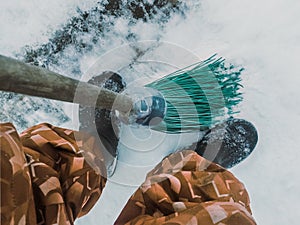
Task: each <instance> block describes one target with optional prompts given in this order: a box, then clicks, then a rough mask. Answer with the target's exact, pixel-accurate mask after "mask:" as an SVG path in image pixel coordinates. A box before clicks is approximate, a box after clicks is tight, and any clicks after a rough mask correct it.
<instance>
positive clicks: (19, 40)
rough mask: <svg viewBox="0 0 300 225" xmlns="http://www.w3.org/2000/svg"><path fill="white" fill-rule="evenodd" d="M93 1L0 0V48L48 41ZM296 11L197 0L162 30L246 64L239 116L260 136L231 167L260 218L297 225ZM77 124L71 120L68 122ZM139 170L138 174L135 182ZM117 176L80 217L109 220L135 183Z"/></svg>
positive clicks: (144, 34) (266, 3)
mask: <svg viewBox="0 0 300 225" xmlns="http://www.w3.org/2000/svg"><path fill="white" fill-rule="evenodd" d="M91 5H93V1H91V0H89V1H85V3H84V4H83V3H82V2H81V1H77V0H74V1H72V2H71V1H70V2H67V1H66V2H65V3H62V2H61V1H58V0H55V1H47V2H45V1H43V4H38V1H36V0H30V1H26V3H20V2H19V1H17V0H11V1H9V2H8V1H6V2H5V1H1V2H0V12H1V13H0V53H1V54H5V55H9V56H13V55H14V53H15V52H18V50H19V49H20V48H21V47H22V46H24V45H26V44H27V45H32V44H35V43H38V42H45V41H47V38H48V37H49V35H50V34H51V31H53V30H55V29H57V28H58V27H59V25H60V24H61V23H64V22H65V20H66V19H67V18H69V17H70V16H72V15H73V13H74V12H75V6H79V7H82V8H84V9H85V8H89V7H90V6H91ZM299 11H300V3H299V2H297V1H292V0H273V1H271V0H263V1H253V0H252V1H250V0H244V1H239V0H227V1H226V2H222V1H219V0H202V1H200V5H199V9H197V10H194V11H192V12H191V13H189V15H188V16H187V18H186V19H182V18H181V17H179V16H177V17H174V18H173V19H172V20H171V21H170V22H169V23H168V26H167V28H166V31H165V32H164V33H163V34H162V37H161V40H162V41H167V42H171V43H174V44H176V45H179V46H182V47H183V48H185V49H188V50H191V51H192V52H193V53H194V54H196V55H198V56H199V57H200V58H206V57H208V56H210V55H212V54H213V53H216V52H217V53H219V54H220V55H222V56H224V57H225V58H226V59H229V60H230V61H231V62H234V63H236V64H240V65H243V66H244V67H245V68H246V71H245V73H244V74H243V84H244V101H243V103H242V105H241V114H240V115H239V117H242V118H246V119H247V120H249V121H251V122H253V123H254V124H255V125H256V127H257V128H258V131H259V143H258V146H257V148H256V150H255V151H254V153H253V154H252V155H251V156H250V157H249V159H247V160H246V161H245V162H243V163H241V164H240V165H239V166H237V167H235V168H234V169H232V171H233V172H234V173H235V174H236V175H237V177H239V178H240V179H241V180H242V181H243V182H244V183H245V185H246V187H247V189H248V191H249V193H250V196H251V201H252V209H253V214H254V217H255V218H256V220H257V223H258V224H267V225H269V224H270V225H271V224H272V225H279V224H290V225H297V224H298V223H299V219H300V216H299V215H298V214H297V213H296V212H297V211H298V210H299V209H300V207H299V201H300V194H299V189H300V178H299V175H298V171H297V169H298V159H299V158H300V151H298V150H297V149H299V148H298V145H297V141H298V140H297V139H298V135H299V134H300V128H299V127H298V126H297V124H299V122H300V107H299V106H298V105H297V103H298V102H299V100H298V98H299V96H300V91H299V88H298V86H299V84H300V78H299V71H300V68H299V65H300V64H299V62H298V60H299V57H300V56H299V54H300V22H299V19H300V16H299ZM125 28H126V27H125ZM125 28H124V27H122V26H121V28H120V29H125ZM140 28H142V29H140V30H141V31H140V33H141V34H140V37H141V40H148V39H153V38H154V36H153V29H154V28H155V25H153V24H152V25H147V24H142V25H141V27H140ZM145 28H148V29H147V30H145ZM151 29H152V30H151ZM137 32H138V28H137ZM113 47H117V46H113ZM83 62H84V60H83ZM41 122H42V121H41ZM48 122H51V121H48ZM75 126H76V125H74V124H71V123H69V127H70V128H72V127H75ZM120 168H121V167H119V168H118V169H119V170H120ZM118 169H117V172H118ZM116 174H118V173H116ZM142 177H143V174H136V177H135V178H136V179H133V181H132V182H133V184H138V183H140V182H141V180H142ZM120 183H121V182H117V183H114V182H110V183H108V185H107V187H106V189H105V191H104V193H103V196H102V198H101V199H100V201H99V202H98V203H97V205H96V207H95V208H94V209H93V210H92V211H91V213H90V214H89V215H87V216H86V217H84V218H82V219H80V220H78V222H77V224H100V223H101V224H105V225H106V224H107V225H109V224H112V222H113V221H114V219H115V218H116V216H117V215H118V213H119V210H121V208H122V204H125V202H126V200H127V199H128V197H129V196H130V194H131V193H132V192H133V191H134V190H135V188H136V187H135V186H134V185H133V186H129V185H124V184H123V185H122V184H120Z"/></svg>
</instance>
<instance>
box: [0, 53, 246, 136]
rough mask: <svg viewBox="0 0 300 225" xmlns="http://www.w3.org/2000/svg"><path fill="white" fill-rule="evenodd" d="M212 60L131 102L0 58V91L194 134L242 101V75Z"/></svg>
mask: <svg viewBox="0 0 300 225" xmlns="http://www.w3.org/2000/svg"><path fill="white" fill-rule="evenodd" d="M215 56H216V55H214V56H212V57H210V58H209V59H207V60H205V61H203V62H199V63H196V64H193V65H191V66H189V67H186V68H183V69H180V70H178V71H176V72H174V73H171V74H169V75H167V76H164V77H162V78H160V79H158V80H156V81H154V82H152V83H149V84H147V85H145V87H146V89H145V90H147V89H150V91H148V92H149V93H150V96H149V95H148V96H140V97H139V98H136V99H134V98H132V96H128V95H125V94H117V93H115V92H112V91H110V90H107V89H105V88H99V87H97V86H94V85H91V84H88V83H86V82H81V81H78V80H75V79H72V78H69V77H65V76H63V75H60V74H57V73H54V72H51V71H49V70H46V69H44V68H40V67H36V66H31V65H28V64H25V63H22V62H20V61H18V60H14V59H11V58H8V57H5V56H1V55H0V90H2V91H8V92H15V93H20V94H26V95H31V96H36V97H44V98H49V99H55V100H61V101H67V102H73V103H78V104H82V105H89V106H94V107H99V108H107V109H111V108H113V109H115V110H116V111H117V112H119V116H120V117H121V118H125V120H126V121H128V122H129V123H137V124H142V125H148V126H150V127H151V129H154V130H157V131H163V132H167V133H183V132H191V131H199V130H201V129H206V128H207V127H210V126H212V125H213V124H215V123H217V122H219V121H221V120H223V119H224V117H225V116H226V115H231V114H233V113H236V112H235V111H234V106H236V105H237V104H238V103H239V102H240V101H241V100H242V96H241V94H240V93H239V92H238V90H239V88H240V87H241V85H240V84H239V82H240V73H241V71H242V70H241V69H240V70H238V71H236V72H232V71H231V70H230V69H232V68H229V69H227V68H225V66H224V60H223V59H222V58H216V57H215ZM155 118H159V119H160V120H155V121H156V122H153V121H154V119H155ZM157 121H158V122H157Z"/></svg>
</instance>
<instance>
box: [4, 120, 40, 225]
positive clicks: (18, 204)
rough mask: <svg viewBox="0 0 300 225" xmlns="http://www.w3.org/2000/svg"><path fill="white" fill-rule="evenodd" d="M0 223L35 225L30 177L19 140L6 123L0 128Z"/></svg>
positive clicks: (12, 128) (10, 126) (11, 127)
mask: <svg viewBox="0 0 300 225" xmlns="http://www.w3.org/2000/svg"><path fill="white" fill-rule="evenodd" d="M0 145H1V171H0V172H1V224H3V225H4V224H29V225H31V224H36V219H35V218H36V215H35V210H32V209H33V208H34V199H33V194H32V186H31V178H30V173H29V168H28V166H27V161H26V158H25V154H24V151H23V150H22V145H21V142H20V138H19V135H18V133H17V132H16V130H15V128H14V127H13V126H12V125H11V124H9V123H5V124H1V125H0Z"/></svg>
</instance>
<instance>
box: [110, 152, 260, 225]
mask: <svg viewBox="0 0 300 225" xmlns="http://www.w3.org/2000/svg"><path fill="white" fill-rule="evenodd" d="M249 202H250V201H249V196H248V193H247V191H246V189H245V187H244V185H243V184H242V183H241V182H240V181H239V180H238V179H237V178H235V177H234V176H233V175H232V174H231V173H230V172H229V171H227V170H225V169H224V168H222V167H220V166H218V165H216V164H214V163H211V162H209V161H207V160H206V159H204V158H202V157H201V156H199V155H198V154H196V153H195V152H194V151H182V152H177V153H174V154H171V155H170V156H168V157H166V158H165V159H164V160H163V161H162V162H161V163H160V164H158V165H157V166H156V167H155V168H154V169H153V170H152V171H151V172H149V173H148V175H147V178H146V181H145V182H144V183H143V184H142V185H141V186H140V188H139V189H138V190H137V191H136V192H135V193H134V194H133V196H132V197H131V198H130V199H129V201H128V202H127V204H126V206H125V207H124V209H123V211H122V212H121V214H120V215H119V217H118V219H117V221H116V222H115V225H121V224H126V225H137V224H143V225H148V224H149V225H150V224H151V225H154V224H164V225H167V224H169V225H176V224H178V225H179V224H193V225H197V224H198V225H236V224H243V225H255V224H256V223H255V221H254V219H253V217H252V215H251V210H250V205H249V204H250V203H249Z"/></svg>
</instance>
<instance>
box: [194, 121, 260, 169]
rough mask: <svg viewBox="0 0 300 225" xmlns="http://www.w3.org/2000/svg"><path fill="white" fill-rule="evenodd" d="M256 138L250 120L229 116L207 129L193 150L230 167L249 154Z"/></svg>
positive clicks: (256, 135)
mask: <svg viewBox="0 0 300 225" xmlns="http://www.w3.org/2000/svg"><path fill="white" fill-rule="evenodd" d="M257 140H258V134H257V131H256V129H255V127H254V126H253V125H252V124H251V123H250V122H248V121H246V120H243V119H235V118H230V119H228V120H226V121H225V122H223V123H220V124H218V125H216V126H215V127H213V128H211V129H209V130H208V131H207V132H206V134H205V135H204V137H203V138H202V139H201V140H200V141H199V142H198V143H197V146H196V149H195V151H196V152H197V153H198V154H199V155H201V156H203V157H204V158H206V159H208V160H210V161H213V162H215V163H217V164H219V165H221V166H223V167H225V168H231V167H233V166H235V165H237V164H238V163H240V162H241V161H243V160H244V159H245V158H247V157H248V156H249V155H250V154H251V152H252V151H253V150H254V148H255V146H256V143H257Z"/></svg>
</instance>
